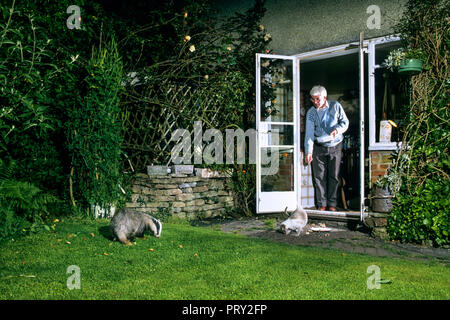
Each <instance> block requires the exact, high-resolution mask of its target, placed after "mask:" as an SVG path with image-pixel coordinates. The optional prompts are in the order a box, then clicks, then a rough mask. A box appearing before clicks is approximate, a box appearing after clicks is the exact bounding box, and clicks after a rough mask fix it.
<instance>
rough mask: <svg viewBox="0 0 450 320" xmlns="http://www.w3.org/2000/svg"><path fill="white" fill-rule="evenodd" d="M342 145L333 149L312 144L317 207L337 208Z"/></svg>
mask: <svg viewBox="0 0 450 320" xmlns="http://www.w3.org/2000/svg"><path fill="white" fill-rule="evenodd" d="M342 145H343V144H342V142H340V143H339V144H338V145H336V146H334V147H324V146H321V145H319V144H317V143H315V144H314V149H313V161H312V169H313V184H314V198H315V202H316V206H317V207H326V206H328V207H336V206H337V195H338V189H339V170H340V166H341V158H342Z"/></svg>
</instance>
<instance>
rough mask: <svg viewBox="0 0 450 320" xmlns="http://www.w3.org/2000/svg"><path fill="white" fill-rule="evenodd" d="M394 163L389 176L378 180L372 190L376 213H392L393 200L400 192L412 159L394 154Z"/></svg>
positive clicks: (404, 154) (404, 155)
mask: <svg viewBox="0 0 450 320" xmlns="http://www.w3.org/2000/svg"><path fill="white" fill-rule="evenodd" d="M393 158H394V160H393V162H392V165H391V167H390V168H389V170H388V172H387V174H386V175H385V176H383V177H380V178H378V180H377V181H376V182H375V183H374V187H373V189H372V190H371V200H372V210H373V211H375V212H385V213H387V212H390V211H391V210H392V208H393V204H392V199H393V198H394V197H395V195H396V194H397V193H398V192H399V191H400V186H401V183H402V177H403V176H404V175H405V174H406V169H407V167H408V166H409V162H410V158H409V155H408V154H407V153H401V155H399V154H398V151H397V152H396V153H394V154H393Z"/></svg>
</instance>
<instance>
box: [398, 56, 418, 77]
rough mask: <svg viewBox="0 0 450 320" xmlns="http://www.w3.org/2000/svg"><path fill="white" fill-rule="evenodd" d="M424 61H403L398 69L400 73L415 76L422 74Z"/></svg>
mask: <svg viewBox="0 0 450 320" xmlns="http://www.w3.org/2000/svg"><path fill="white" fill-rule="evenodd" d="M422 66H423V61H422V60H419V59H403V60H402V61H401V62H400V66H399V67H398V72H399V73H404V74H409V75H414V74H418V73H420V72H422Z"/></svg>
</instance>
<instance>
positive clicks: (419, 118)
mask: <svg viewBox="0 0 450 320" xmlns="http://www.w3.org/2000/svg"><path fill="white" fill-rule="evenodd" d="M449 11H450V2H448V1H445V0H425V1H423V0H409V1H408V2H407V4H406V10H405V12H404V15H403V17H402V19H401V20H400V21H399V23H398V25H397V26H396V29H397V30H396V31H397V32H398V33H400V34H401V38H402V40H403V44H404V47H405V48H406V49H407V50H409V51H417V52H421V54H422V57H423V58H424V60H425V61H424V70H423V71H422V72H421V73H420V74H417V75H415V76H413V77H412V79H411V101H410V105H407V106H403V107H404V108H407V110H408V112H407V117H406V118H405V123H406V125H405V129H404V131H405V134H404V139H403V143H402V148H401V149H400V151H399V153H398V155H397V161H396V162H395V163H394V166H393V168H392V170H393V173H394V174H395V173H398V174H399V175H400V176H401V185H400V190H399V191H398V193H397V195H396V199H394V209H393V212H392V214H391V215H390V217H389V218H388V232H389V234H390V236H391V238H392V239H398V240H401V241H408V242H418V243H432V244H434V245H437V246H441V245H448V244H449V240H448V233H449V224H450V214H449V212H450V210H449V204H450V203H449V197H448V195H449V191H450V187H449V185H450V182H449V180H450V179H449V172H450V156H449V143H450V139H449V132H450V123H449V121H448V119H449V107H448V103H449V92H450V90H449V89H450V82H449V81H448V79H449V78H450V72H449V66H448V61H449V49H450V41H449V40H448V35H449V34H450V25H449V24H448V12H449ZM405 157H406V158H408V159H409V162H408V163H407V165H406V166H403V165H401V164H402V163H403V162H402V161H400V159H403V158H405Z"/></svg>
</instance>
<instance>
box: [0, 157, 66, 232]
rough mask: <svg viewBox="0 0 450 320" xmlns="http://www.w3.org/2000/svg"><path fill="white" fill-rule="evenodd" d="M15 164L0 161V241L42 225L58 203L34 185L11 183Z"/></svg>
mask: <svg viewBox="0 0 450 320" xmlns="http://www.w3.org/2000/svg"><path fill="white" fill-rule="evenodd" d="M15 169H16V163H15V162H14V161H11V162H10V163H8V164H6V163H5V161H3V160H1V159H0V239H2V238H3V239H4V238H7V237H9V236H12V235H14V234H16V233H17V232H18V231H20V230H24V229H27V228H31V227H33V226H35V225H36V224H39V223H42V217H43V216H45V215H47V214H48V213H49V211H48V208H49V205H50V204H52V203H56V202H58V199H57V198H56V197H54V196H53V195H51V194H48V193H45V192H44V191H42V190H41V189H39V188H38V187H36V186H35V185H33V184H31V183H29V182H25V181H18V180H15V179H14V177H13V176H14V172H15Z"/></svg>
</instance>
